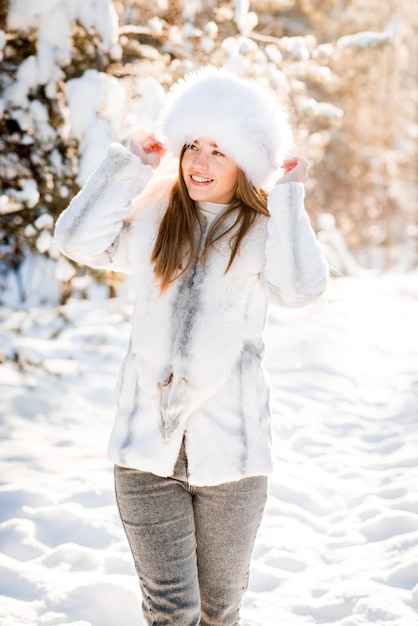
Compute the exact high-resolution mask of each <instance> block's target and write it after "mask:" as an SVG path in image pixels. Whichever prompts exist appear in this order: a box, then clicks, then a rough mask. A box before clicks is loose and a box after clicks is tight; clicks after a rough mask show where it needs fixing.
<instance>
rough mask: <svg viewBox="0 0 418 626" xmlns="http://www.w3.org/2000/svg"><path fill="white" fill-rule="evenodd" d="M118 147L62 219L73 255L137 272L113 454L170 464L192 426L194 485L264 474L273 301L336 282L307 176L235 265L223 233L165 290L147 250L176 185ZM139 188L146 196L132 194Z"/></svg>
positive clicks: (257, 228)
mask: <svg viewBox="0 0 418 626" xmlns="http://www.w3.org/2000/svg"><path fill="white" fill-rule="evenodd" d="M121 150H124V149H123V148H120V147H116V146H111V147H110V149H109V151H108V154H107V156H106V158H105V161H104V163H103V164H102V166H101V167H99V168H98V170H96V173H95V174H93V176H92V178H91V179H90V181H89V182H88V183H87V184H86V186H85V187H84V189H83V190H82V191H81V192H80V194H79V195H78V196H77V197H76V198H75V199H74V200H73V201H72V203H71V204H70V206H69V208H68V209H67V211H66V212H65V213H64V215H63V217H62V218H60V220H59V223H58V225H57V240H58V242H59V245H60V247H61V250H62V251H63V252H64V253H66V254H67V255H70V256H71V258H73V259H75V260H78V261H81V262H83V263H84V264H87V265H92V266H94V267H100V268H103V269H110V270H123V271H126V272H130V273H134V274H135V276H136V278H135V281H136V291H137V294H136V304H135V310H134V314H133V319H132V334H131V340H130V344H129V347H128V351H127V355H126V359H125V360H124V362H123V363H122V366H121V369H120V374H119V379H118V385H117V405H118V407H117V415H116V419H115V424H114V428H113V431H112V434H111V437H110V443H109V456H110V459H111V460H112V462H114V463H116V464H118V465H122V466H126V467H134V468H137V469H140V470H143V471H149V472H153V473H154V474H158V475H161V476H169V475H170V474H171V473H172V471H173V468H174V464H175V462H176V459H177V455H178V452H179V449H180V446H181V443H182V440H183V437H184V436H185V437H186V453H187V458H188V471H189V481H190V483H191V484H193V485H216V484H219V483H223V482H228V481H234V480H239V479H241V478H243V477H246V476H255V475H266V474H268V473H269V472H270V471H271V469H272V462H271V451H270V406H269V385H268V380H267V377H266V375H265V372H264V369H263V352H264V345H263V331H264V326H265V320H266V313H267V306H268V303H269V302H272V303H276V304H280V305H284V306H303V305H306V304H309V303H310V302H312V301H313V300H315V299H316V298H318V297H319V295H320V294H321V293H322V292H323V290H324V288H325V285H326V282H327V266H326V263H325V262H324V260H323V258H322V254H321V251H320V248H319V246H318V244H317V242H316V240H315V236H314V234H313V231H312V229H311V227H310V224H309V219H308V216H307V214H306V212H305V210H304V207H303V195H304V194H303V186H302V184H301V183H290V184H286V185H278V186H277V187H276V188H275V189H274V190H273V191H272V192H271V194H270V199H269V210H270V214H271V217H270V218H267V217H265V216H260V218H259V219H258V220H257V222H256V224H255V225H254V227H253V228H252V230H251V233H250V234H249V235H248V236H247V237H245V239H244V241H243V243H242V246H241V248H240V253H239V255H238V257H237V258H236V260H235V261H234V263H233V264H232V266H231V268H230V270H229V271H228V273H227V274H225V267H226V264H227V260H228V258H229V253H230V249H229V245H228V242H227V241H224V240H222V239H221V240H220V241H219V242H217V243H216V244H215V246H214V247H213V249H211V250H210V252H209V254H208V255H207V258H206V261H205V263H204V264H202V263H195V264H194V265H193V266H192V267H191V268H190V270H189V271H188V273H187V274H186V275H185V276H184V277H183V278H181V279H179V280H178V281H176V282H174V283H173V284H171V286H170V287H169V288H168V289H167V291H166V292H165V293H164V294H162V295H161V294H160V293H159V289H158V285H156V282H155V279H154V274H153V268H152V265H151V263H150V254H151V250H152V247H153V243H154V241H155V237H156V235H157V231H158V227H159V223H160V221H161V219H162V216H163V215H164V212H165V209H166V207H167V203H168V189H169V186H170V185H169V184H168V182H167V181H165V182H164V181H160V182H161V184H160V182H159V180H158V176H157V177H154V178H150V172H149V168H145V167H144V166H143V165H142V164H141V162H140V161H139V159H137V157H135V159H136V161H135V160H132V159H131V157H130V156H129V155H128V153H127V154H126V155H124V154H123V153H121ZM139 180H141V181H142V185H143V186H144V185H145V189H144V191H143V193H141V190H140V189H138V187H137V181H139ZM135 181H136V182H135ZM132 191H135V194H136V196H137V197H136V198H135V199H133V200H132V202H130V201H128V200H127V198H128V196H129V195H130V193H131V192H132ZM123 215H125V219H124V218H123ZM128 216H129V219H127V218H128ZM95 224H96V225H97V226H96V228H94V225H95ZM89 250H90V253H89ZM89 254H90V257H89Z"/></svg>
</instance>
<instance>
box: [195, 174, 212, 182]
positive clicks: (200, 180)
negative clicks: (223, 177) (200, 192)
mask: <svg viewBox="0 0 418 626" xmlns="http://www.w3.org/2000/svg"><path fill="white" fill-rule="evenodd" d="M190 178H191V179H192V180H193V181H194V182H195V183H211V182H212V178H202V176H193V175H191V176H190Z"/></svg>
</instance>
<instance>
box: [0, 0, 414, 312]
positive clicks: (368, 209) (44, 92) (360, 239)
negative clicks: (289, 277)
mask: <svg viewBox="0 0 418 626" xmlns="http://www.w3.org/2000/svg"><path fill="white" fill-rule="evenodd" d="M0 29H1V30H0V55H1V56H0V58H1V78H0V86H1V98H0V118H1V121H0V129H1V137H0V178H1V184H2V189H1V194H2V195H1V198H0V216H1V227H0V289H2V291H0V301H3V302H7V303H16V304H17V303H22V304H28V303H29V304H30V303H32V304H33V303H35V302H43V301H51V300H52V301H53V300H55V301H59V302H65V301H66V299H67V298H68V297H69V296H70V295H71V294H74V292H77V291H79V292H83V293H85V290H86V289H87V288H88V284H89V280H90V276H86V272H85V270H80V269H79V268H76V267H73V265H72V264H70V263H68V262H67V261H65V260H64V259H62V258H58V255H57V251H56V249H55V248H54V245H53V243H52V240H51V233H52V230H53V224H54V220H55V218H56V217H57V215H58V214H59V213H60V212H61V211H62V210H63V208H65V207H66V206H67V204H68V202H69V200H70V198H71V197H72V196H73V195H74V193H75V192H76V191H77V190H78V188H79V187H80V185H82V184H83V183H84V182H85V180H86V178H87V176H88V175H89V174H90V172H91V171H92V170H93V169H94V167H95V166H96V165H97V164H98V162H99V161H100V159H101V157H102V156H103V154H104V151H105V149H106V146H107V145H108V143H109V142H110V141H121V140H122V139H123V138H124V137H126V136H127V135H128V134H129V133H130V132H131V131H132V129H134V128H136V127H137V126H138V125H144V126H146V127H149V128H151V129H153V127H154V125H155V118H156V115H157V113H158V110H159V107H160V105H161V101H162V98H163V94H164V92H165V91H166V90H167V89H168V88H169V87H170V85H171V84H172V83H173V81H175V80H176V79H177V78H179V77H180V76H182V75H183V74H184V73H185V72H187V71H189V70H191V69H193V68H194V67H196V66H198V65H201V64H205V63H212V64H214V65H217V66H224V67H226V68H228V69H229V70H231V71H233V72H235V73H238V74H241V75H244V76H250V77H253V78H255V79H256V80H259V81H260V82H266V83H268V84H269V85H270V86H272V87H273V88H274V89H275V90H277V92H278V94H280V96H281V97H283V98H284V99H285V101H287V102H288V104H289V106H290V109H291V113H292V116H293V121H294V125H295V128H296V142H295V144H296V145H295V148H296V151H297V152H299V153H303V154H305V155H306V156H307V158H308V159H309V161H310V162H311V164H312V165H311V169H310V182H309V185H308V189H309V197H310V214H311V217H312V222H313V225H314V227H315V228H316V229H317V230H318V231H320V232H319V236H320V237H321V238H322V239H323V240H324V243H326V244H327V246H328V251H329V254H330V261H331V264H332V266H333V268H334V270H335V271H336V272H337V273H342V274H351V273H353V272H355V271H356V265H357V264H359V265H360V266H361V267H362V268H377V269H379V270H382V269H389V268H393V267H402V268H403V269H411V268H414V267H415V266H416V262H417V256H418V212H417V195H418V194H417V189H418V33H417V31H418V6H417V4H416V2H415V1H414V0H398V1H396V2H395V0H385V2H381V1H380V0H367V1H366V0H351V1H350V2H341V1H340V0H320V1H318V0H270V1H269V0H257V1H254V2H250V3H248V1H247V0H235V2H215V1H214V0H146V1H144V0H142V1H140V2H138V1H136V0H125V1H124V2H122V1H115V2H111V1H110V0H95V1H94V2H93V1H82V0H42V2H37V1H35V0H12V1H11V2H10V1H8V0H2V3H1V10H0ZM335 226H336V227H337V229H338V232H336V231H335ZM341 236H342V237H343V238H344V243H343V242H342V241H341ZM345 244H346V246H347V247H348V250H346V249H345ZM348 252H349V253H350V254H349V253H348ZM35 268H38V271H36V270H35ZM39 274H40V275H41V276H42V280H41V281H39V280H37V275H38V276H39ZM94 279H95V280H99V281H104V282H107V283H108V286H109V290H110V293H113V292H114V290H115V278H114V277H112V276H100V275H97V274H96V275H95V277H94ZM35 292H36V293H35Z"/></svg>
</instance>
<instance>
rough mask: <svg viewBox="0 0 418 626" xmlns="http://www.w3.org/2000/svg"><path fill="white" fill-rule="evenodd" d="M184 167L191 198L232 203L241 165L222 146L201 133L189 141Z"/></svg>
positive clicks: (184, 157)
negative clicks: (201, 135)
mask: <svg viewBox="0 0 418 626" xmlns="http://www.w3.org/2000/svg"><path fill="white" fill-rule="evenodd" d="M181 167H182V172H183V178H184V182H185V184H186V187H187V191H188V193H189V196H190V197H191V198H192V200H195V201H196V202H216V203H218V204H229V202H231V200H232V199H233V197H234V195H235V191H236V188H237V181H238V166H237V165H236V164H235V163H234V161H233V160H232V159H231V158H230V157H229V156H227V155H226V154H224V153H223V152H221V151H220V150H219V148H218V146H217V145H216V143H215V142H214V141H212V140H210V139H204V138H203V137H199V139H196V140H195V141H193V142H192V143H190V144H188V145H187V146H186V149H185V152H184V155H183V159H182V162H181Z"/></svg>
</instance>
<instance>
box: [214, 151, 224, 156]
mask: <svg viewBox="0 0 418 626" xmlns="http://www.w3.org/2000/svg"><path fill="white" fill-rule="evenodd" d="M213 154H214V155H215V156H225V155H224V154H222V152H219V151H218V150H214V151H213Z"/></svg>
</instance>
